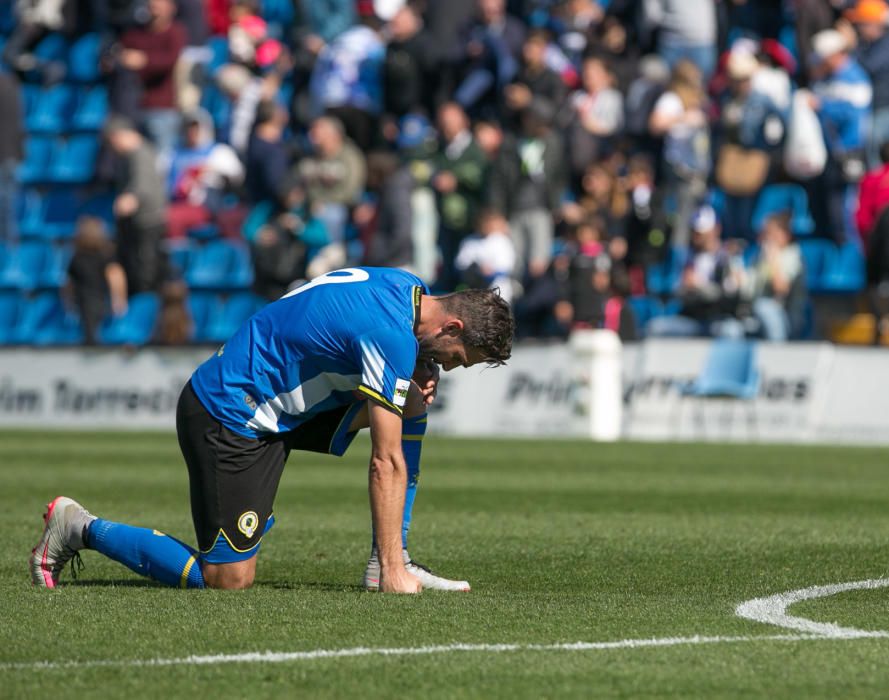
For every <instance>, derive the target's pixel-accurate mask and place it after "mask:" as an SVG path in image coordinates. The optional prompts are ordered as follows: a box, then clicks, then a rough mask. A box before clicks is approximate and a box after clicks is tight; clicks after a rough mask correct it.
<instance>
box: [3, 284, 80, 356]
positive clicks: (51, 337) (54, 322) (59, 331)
mask: <svg viewBox="0 0 889 700" xmlns="http://www.w3.org/2000/svg"><path fill="white" fill-rule="evenodd" d="M14 342H17V343H29V344H32V345H74V344H77V343H81V342H83V331H82V329H81V327H80V320H79V319H78V318H77V316H76V314H74V313H73V312H71V311H69V310H68V309H66V308H65V305H64V304H63V303H62V300H61V298H60V297H59V295H58V293H57V292H54V291H53V292H43V293H41V294H39V295H37V296H36V297H35V298H34V299H32V300H31V301H30V302H28V303H27V305H26V306H25V309H24V312H23V314H22V316H21V319H20V321H19V323H18V325H17V326H16V328H15V330H14Z"/></svg>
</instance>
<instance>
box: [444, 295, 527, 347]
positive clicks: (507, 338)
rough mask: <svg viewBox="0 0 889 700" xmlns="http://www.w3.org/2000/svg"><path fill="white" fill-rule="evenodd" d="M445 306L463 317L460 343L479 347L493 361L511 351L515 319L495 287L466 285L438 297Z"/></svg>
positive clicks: (449, 310) (458, 316)
mask: <svg viewBox="0 0 889 700" xmlns="http://www.w3.org/2000/svg"><path fill="white" fill-rule="evenodd" d="M438 301H439V302H440V303H441V305H442V307H443V308H444V310H445V311H446V312H447V313H449V314H453V315H454V316H456V317H457V318H459V319H460V320H461V321H463V344H464V345H466V346H467V347H470V348H475V349H476V350H478V351H480V352H481V353H482V354H483V355H484V356H485V360H486V361H487V362H488V363H489V364H492V365H502V364H506V361H507V360H508V359H509V357H510V355H511V354H512V337H513V335H514V334H515V320H514V319H513V317H512V311H511V310H510V308H509V304H507V303H506V301H504V299H503V298H502V297H501V296H500V290H498V289H466V290H463V291H461V292H454V293H453V294H446V295H444V296H441V297H438Z"/></svg>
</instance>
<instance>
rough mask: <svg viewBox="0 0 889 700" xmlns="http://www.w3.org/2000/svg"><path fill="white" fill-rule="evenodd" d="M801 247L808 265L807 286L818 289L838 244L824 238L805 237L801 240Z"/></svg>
mask: <svg viewBox="0 0 889 700" xmlns="http://www.w3.org/2000/svg"><path fill="white" fill-rule="evenodd" d="M799 247H800V251H801V252H802V255H803V262H804V263H805V266H806V286H807V287H808V288H809V290H810V291H818V290H819V289H820V288H821V278H822V277H823V276H824V275H825V274H826V271H827V265H828V261H829V260H830V258H831V256H833V254H834V251H835V250H836V244H835V243H834V242H833V241H828V240H826V239H824V238H803V239H802V240H800V241H799Z"/></svg>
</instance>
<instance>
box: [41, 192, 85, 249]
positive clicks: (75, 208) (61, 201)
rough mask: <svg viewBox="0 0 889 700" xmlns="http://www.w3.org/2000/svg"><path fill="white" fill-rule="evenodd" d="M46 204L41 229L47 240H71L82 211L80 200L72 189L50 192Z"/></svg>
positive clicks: (45, 200)
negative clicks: (79, 213)
mask: <svg viewBox="0 0 889 700" xmlns="http://www.w3.org/2000/svg"><path fill="white" fill-rule="evenodd" d="M44 202H45V204H46V207H45V210H44V213H43V221H42V222H41V227H42V229H43V233H42V235H43V236H44V237H45V238H70V237H71V236H73V235H74V228H75V224H76V222H77V216H78V212H79V210H80V198H79V197H78V196H77V194H76V193H75V192H74V190H73V189H71V188H70V187H57V188H54V189H52V190H50V191H49V192H48V193H47V195H46V198H45V199H44Z"/></svg>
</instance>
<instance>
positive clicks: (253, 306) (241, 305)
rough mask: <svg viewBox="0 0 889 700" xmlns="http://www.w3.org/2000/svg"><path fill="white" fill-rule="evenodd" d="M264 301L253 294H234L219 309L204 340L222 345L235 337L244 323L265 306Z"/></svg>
mask: <svg viewBox="0 0 889 700" xmlns="http://www.w3.org/2000/svg"><path fill="white" fill-rule="evenodd" d="M264 303H265V302H264V300H262V299H260V298H259V297H257V296H256V295H255V294H253V293H252V292H242V293H239V294H233V295H232V296H230V297H229V298H228V300H225V301H223V302H222V303H221V304H220V305H219V307H218V308H217V310H216V311H217V313H216V314H215V315H214V316H212V317H211V318H210V320H209V323H208V324H207V326H206V327H205V328H204V332H203V337H202V340H207V341H211V342H214V343H222V342H225V341H226V340H228V339H229V338H231V337H232V335H234V333H235V331H236V330H238V328H240V327H241V325H243V323H244V321H246V320H247V319H248V318H250V317H251V316H252V315H253V314H255V313H256V312H257V311H258V310H259V309H260V308H262V306H263V304H264Z"/></svg>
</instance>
